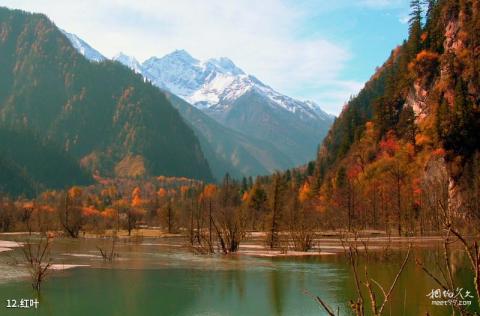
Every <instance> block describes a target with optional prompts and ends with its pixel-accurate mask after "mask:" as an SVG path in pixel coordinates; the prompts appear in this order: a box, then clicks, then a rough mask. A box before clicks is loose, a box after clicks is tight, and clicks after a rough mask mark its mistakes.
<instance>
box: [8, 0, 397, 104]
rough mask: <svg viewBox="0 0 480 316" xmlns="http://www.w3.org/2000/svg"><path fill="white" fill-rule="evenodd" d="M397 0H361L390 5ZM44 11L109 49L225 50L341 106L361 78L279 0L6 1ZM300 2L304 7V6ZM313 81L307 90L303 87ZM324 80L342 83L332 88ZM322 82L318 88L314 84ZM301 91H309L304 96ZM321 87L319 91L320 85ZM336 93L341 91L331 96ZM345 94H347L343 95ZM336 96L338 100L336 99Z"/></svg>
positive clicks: (284, 88) (301, 13) (287, 89)
mask: <svg viewBox="0 0 480 316" xmlns="http://www.w3.org/2000/svg"><path fill="white" fill-rule="evenodd" d="M395 2H397V0H362V3H363V5H366V6H374V5H389V4H392V3H395ZM2 3H3V5H6V6H10V7H14V8H21V9H25V10H29V11H34V12H42V13H45V14H47V15H48V16H49V17H50V18H51V19H52V20H53V21H55V23H56V24H57V25H58V26H59V27H61V28H63V29H65V30H67V31H68V32H72V33H75V34H77V35H78V36H80V37H81V38H83V39H84V40H86V41H87V42H88V43H89V44H91V45H92V46H93V47H95V48H97V49H98V50H99V51H100V52H102V53H103V54H105V55H106V56H113V55H114V54H116V53H118V52H119V51H123V52H125V53H127V54H130V55H133V56H135V57H136V58H137V59H139V60H144V59H146V58H148V57H150V56H152V55H156V56H162V55H164V54H167V53H169V52H171V51H172V50H174V49H185V50H187V51H188V52H190V53H191V54H192V55H193V56H195V57H197V58H200V59H206V58H210V57H218V56H227V57H229V58H231V59H232V60H233V61H234V62H235V63H236V64H238V66H239V67H241V68H243V69H244V70H245V71H246V72H249V73H252V74H254V75H255V76H257V77H258V78H259V79H260V80H262V81H264V82H265V83H267V84H269V85H271V86H272V87H274V88H276V89H278V90H279V91H280V92H283V93H287V94H294V96H295V97H300V98H302V99H305V98H313V99H314V101H316V102H317V103H319V104H320V105H321V106H323V107H326V105H327V103H329V104H330V105H328V107H329V109H327V110H329V112H332V113H338V112H339V110H340V109H341V107H342V105H343V102H344V101H346V99H348V95H350V94H352V93H354V92H355V91H354V90H353V89H354V88H356V87H357V85H353V86H352V85H350V84H349V83H348V82H347V83H342V82H340V81H339V79H338V78H339V75H340V72H341V71H342V70H343V69H344V66H345V64H346V62H347V61H348V60H349V59H350V57H351V56H350V52H349V51H348V50H347V49H346V48H345V47H342V46H340V45H338V44H336V43H333V42H331V41H328V40H326V39H323V38H320V37H318V36H317V37H307V38H300V37H298V36H297V34H298V31H299V30H301V29H302V27H303V24H302V23H303V22H304V20H305V18H306V17H307V16H308V14H309V12H308V10H306V7H305V6H304V7H303V8H302V7H301V6H300V7H298V6H297V7H294V6H290V5H288V4H287V3H286V2H284V1H282V0H262V1H258V0H242V1H235V0H209V1H196V0H190V1H187V0H175V1H171V0H159V1H146V0H145V1H131V0H115V1H112V0H83V1H75V2H73V1H64V0H4V1H2ZM300 8H301V9H300ZM305 86H309V87H312V88H311V89H310V90H308V91H307V90H305V89H304V87H305ZM326 86H331V87H334V88H336V89H338V90H335V91H334V92H332V95H328V94H327V93H324V92H322V91H325V87H326ZM316 89H318V90H316ZM298 91H304V94H303V95H299V94H298V93H296V92H298ZM317 91H318V92H317ZM333 94H337V98H334V97H333ZM343 96H346V99H343V100H342V98H343ZM333 102H338V104H336V105H335V106H334V105H333V104H332V103H333Z"/></svg>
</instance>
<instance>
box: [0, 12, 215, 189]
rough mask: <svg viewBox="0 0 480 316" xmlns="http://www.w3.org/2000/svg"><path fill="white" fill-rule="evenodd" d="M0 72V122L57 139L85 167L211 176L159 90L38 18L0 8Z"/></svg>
mask: <svg viewBox="0 0 480 316" xmlns="http://www.w3.org/2000/svg"><path fill="white" fill-rule="evenodd" d="M0 73H1V76H0V124H1V125H2V126H3V127H4V128H6V129H18V128H22V129H25V130H30V131H32V133H34V134H37V135H38V136H39V137H41V138H42V139H43V140H45V141H46V142H48V143H51V144H59V149H60V150H63V151H65V153H66V154H67V155H69V156H71V157H73V158H74V159H77V160H79V161H81V165H82V166H83V167H84V168H86V169H87V170H89V171H90V172H98V173H100V174H102V175H107V176H144V175H172V176H186V177H191V178H197V179H202V180H211V179H212V175H211V172H210V168H209V166H208V163H207V161H206V159H205V157H204V155H203V153H202V151H201V147H200V144H199V142H198V140H197V139H196V137H195V135H194V133H193V131H192V130H191V129H190V127H189V126H188V125H187V124H186V123H185V122H184V121H183V120H182V118H181V116H180V115H179V113H178V112H177V110H176V109H174V108H173V107H172V105H171V104H170V102H169V101H168V100H167V98H166V97H165V95H164V94H163V93H162V92H161V91H160V90H159V89H157V88H156V87H154V86H153V85H151V84H150V83H146V82H144V80H143V78H142V77H141V76H140V75H136V74H135V73H133V72H132V71H131V70H129V69H127V68H126V67H124V66H122V65H120V64H118V63H115V62H110V61H105V62H100V63H96V62H90V61H88V60H87V59H86V58H84V57H83V56H82V55H81V54H80V53H78V52H77V50H76V49H75V48H74V47H72V45H71V43H70V41H69V40H68V39H67V38H66V36H65V35H64V34H63V33H62V32H61V31H60V30H59V29H58V28H57V27H56V26H55V25H54V24H53V23H52V22H51V21H50V20H48V19H47V18H46V17H45V16H43V15H40V14H29V13H25V12H22V11H18V10H15V11H12V10H8V9H5V8H0ZM52 163H55V162H52ZM27 169H28V168H27ZM52 176H53V175H52Z"/></svg>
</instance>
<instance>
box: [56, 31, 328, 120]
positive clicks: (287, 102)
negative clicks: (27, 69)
mask: <svg viewBox="0 0 480 316" xmlns="http://www.w3.org/2000/svg"><path fill="white" fill-rule="evenodd" d="M63 32H64V33H65V35H66V36H67V37H68V38H69V40H70V41H71V43H72V45H73V46H74V47H75V48H76V49H77V50H78V51H79V52H80V53H82V54H83V55H84V56H85V57H86V58H88V59H90V60H93V61H102V60H105V57H104V56H102V55H101V54H100V53H98V52H97V51H96V50H94V49H93V48H91V47H90V46H89V45H88V44H87V43H85V42H84V41H83V40H81V39H80V38H78V37H77V36H75V35H73V34H70V33H67V32H65V31H63ZM112 60H115V61H118V62H120V63H122V64H124V65H125V66H127V67H129V68H131V69H132V70H133V71H135V72H136V73H139V74H141V75H142V76H143V77H144V78H146V79H148V80H149V81H151V82H152V83H153V84H154V85H156V86H157V87H159V88H161V89H164V90H168V91H170V92H172V93H173V94H176V95H178V96H179V97H182V98H183V99H185V100H186V101H188V102H190V103H191V104H192V105H194V106H196V107H198V108H200V109H211V110H215V111H223V110H227V109H229V108H230V107H231V106H232V104H233V103H234V102H235V101H236V100H237V99H238V98H239V97H241V96H242V95H244V94H245V93H247V92H248V91H252V90H253V91H255V92H256V93H258V94H260V95H262V96H263V97H265V98H266V99H267V100H269V101H270V102H267V103H268V105H269V106H271V107H274V108H277V109H283V110H286V111H289V112H291V113H294V114H295V115H297V116H299V117H300V118H302V119H312V118H313V119H317V120H318V119H320V120H330V119H331V116H330V115H329V114H327V113H325V112H324V111H323V110H322V109H321V108H320V107H319V106H318V105H317V104H316V103H315V102H313V101H304V102H303V101H299V100H296V99H294V98H291V97H288V96H286V95H283V94H281V93H279V92H277V91H275V90H274V89H272V88H271V87H269V86H268V85H266V84H264V83H263V82H261V81H260V80H258V79H257V78H256V77H254V76H252V75H249V74H246V73H245V72H244V71H243V70H242V69H240V68H239V67H237V66H236V65H235V64H234V62H233V61H232V60H230V59H229V58H227V57H220V58H210V59H207V60H206V61H200V60H198V59H196V58H194V57H192V56H191V55H190V54H189V53H188V52H187V51H185V50H183V49H180V50H175V51H173V52H171V53H169V54H167V55H165V56H163V57H161V58H159V57H155V56H153V57H151V58H149V59H147V60H146V61H144V62H143V63H139V62H138V61H137V60H136V59H135V58H134V57H131V56H128V55H126V54H124V53H119V54H117V55H116V56H114V57H113V58H112Z"/></svg>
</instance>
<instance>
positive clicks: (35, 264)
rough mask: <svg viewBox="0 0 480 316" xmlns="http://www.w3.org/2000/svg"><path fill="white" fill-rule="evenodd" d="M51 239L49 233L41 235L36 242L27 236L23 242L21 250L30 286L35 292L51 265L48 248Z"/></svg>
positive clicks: (39, 287)
mask: <svg viewBox="0 0 480 316" xmlns="http://www.w3.org/2000/svg"><path fill="white" fill-rule="evenodd" d="M52 241H53V239H52V237H50V236H49V235H41V237H40V240H38V241H37V242H34V241H32V239H31V238H28V239H27V241H25V242H24V243H23V247H22V250H23V254H24V257H25V261H26V263H27V267H28V270H29V273H30V277H31V281H32V287H33V289H34V290H36V291H37V292H40V289H41V285H42V282H43V281H44V280H45V277H46V276H47V274H48V271H49V268H50V266H51V258H50V248H51V245H52Z"/></svg>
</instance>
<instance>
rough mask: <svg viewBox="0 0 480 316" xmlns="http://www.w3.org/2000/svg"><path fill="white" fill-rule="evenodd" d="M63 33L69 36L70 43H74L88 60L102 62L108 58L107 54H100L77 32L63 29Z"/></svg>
mask: <svg viewBox="0 0 480 316" xmlns="http://www.w3.org/2000/svg"><path fill="white" fill-rule="evenodd" d="M61 31H62V33H63V34H64V35H65V36H66V37H67V38H68V40H69V41H70V43H71V44H72V45H73V47H74V48H75V49H76V50H77V51H78V52H79V53H80V54H82V55H83V56H85V58H87V59H88V60H91V61H94V62H102V61H104V60H106V59H107V58H105V56H103V55H102V54H100V52H99V51H97V50H96V49H94V48H92V47H91V46H90V45H88V44H87V43H86V42H84V41H83V40H82V39H81V38H79V37H78V36H76V35H75V34H72V33H68V32H66V31H64V30H61Z"/></svg>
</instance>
